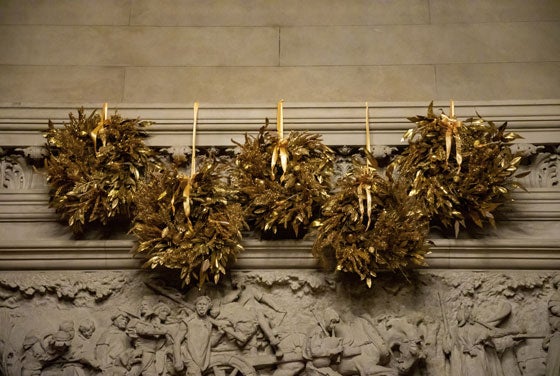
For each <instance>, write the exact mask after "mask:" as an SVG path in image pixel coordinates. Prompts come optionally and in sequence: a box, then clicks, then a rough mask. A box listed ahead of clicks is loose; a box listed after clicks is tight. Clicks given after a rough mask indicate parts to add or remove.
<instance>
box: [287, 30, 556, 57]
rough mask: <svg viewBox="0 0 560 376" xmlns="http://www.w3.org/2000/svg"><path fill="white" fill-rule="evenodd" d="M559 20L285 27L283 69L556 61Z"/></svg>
mask: <svg viewBox="0 0 560 376" xmlns="http://www.w3.org/2000/svg"><path fill="white" fill-rule="evenodd" d="M558 35H560V23H559V22H542V23H540V22H522V23H497V24H457V25H453V26H450V25H406V26H402V25H396V26H395V25H393V26H376V27H373V26H356V27H342V26H341V27H283V28H282V29H281V31H280V44H281V51H280V62H281V65H285V66H293V65H393V64H437V63H484V62H525V61H551V60H558V59H560V47H559V45H558Z"/></svg>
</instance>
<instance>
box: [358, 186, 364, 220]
mask: <svg viewBox="0 0 560 376" xmlns="http://www.w3.org/2000/svg"><path fill="white" fill-rule="evenodd" d="M363 188H364V187H363V185H362V184H360V185H358V189H357V191H358V210H359V212H360V221H363V220H364V203H363V202H362V198H363V194H362V189H363Z"/></svg>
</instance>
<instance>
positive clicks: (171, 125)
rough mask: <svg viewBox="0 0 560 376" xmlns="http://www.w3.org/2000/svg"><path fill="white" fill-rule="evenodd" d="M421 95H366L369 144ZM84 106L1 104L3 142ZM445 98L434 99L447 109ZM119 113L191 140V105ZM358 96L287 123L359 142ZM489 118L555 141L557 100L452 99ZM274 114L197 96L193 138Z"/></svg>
mask: <svg viewBox="0 0 560 376" xmlns="http://www.w3.org/2000/svg"><path fill="white" fill-rule="evenodd" d="M427 105H428V102H426V103H418V102H402V103H400V102H397V103H394V102H391V103H384V102H379V103H370V119H371V124H372V138H373V144H380V145H400V144H401V138H402V135H403V133H404V132H405V131H406V130H407V129H408V128H410V127H411V123H410V122H409V121H408V120H407V119H406V118H407V117H410V116H415V115H422V114H425V113H426V107H427ZM82 106H83V107H84V108H85V109H86V110H87V111H88V112H89V111H91V110H93V109H95V108H100V107H101V104H87V105H83V104H75V105H72V104H64V105H57V104H53V105H46V104H0V139H2V146H37V145H43V144H44V139H43V137H42V134H41V133H42V131H44V130H45V129H46V127H47V120H48V119H51V120H52V121H53V122H54V123H55V124H56V125H60V124H62V123H63V122H65V121H67V118H68V113H70V112H73V113H76V109H77V108H79V107H82ZM448 106H449V103H448V102H443V101H439V102H435V103H434V107H435V108H436V109H437V108H444V109H446V108H447V107H448ZM110 108H111V111H114V109H118V111H119V113H120V114H121V115H122V116H124V117H140V118H141V119H143V120H151V121H154V122H155V123H156V124H155V125H154V126H153V127H151V129H150V133H151V135H152V137H151V138H150V140H149V141H148V142H149V143H150V144H151V145H154V146H170V145H177V143H178V142H180V144H183V145H190V143H191V139H190V134H191V130H192V115H193V111H192V108H191V107H190V106H187V105H169V104H162V105H157V104H138V105H135V104H124V103H123V104H118V103H115V104H110ZM364 112H365V111H364V104H363V103H290V102H287V103H285V104H284V122H285V128H286V130H309V131H312V132H318V133H321V134H322V135H323V138H324V141H325V143H327V144H330V145H363V144H364V141H363V138H364V136H363V135H364ZM476 112H478V113H479V114H480V115H481V116H483V117H484V118H485V119H487V120H492V121H495V122H503V121H507V122H508V124H509V128H510V129H511V130H512V131H515V132H518V133H520V134H521V135H522V136H523V137H524V140H523V142H527V143H559V142H560V127H558V124H559V123H560V100H539V101H531V102H527V101H484V102H472V101H469V102H455V113H456V115H457V116H458V117H459V118H467V117H471V116H476ZM265 118H269V119H270V121H271V123H274V121H275V119H276V104H272V103H271V104H270V105H262V104H259V105H217V104H204V103H202V104H201V107H200V112H199V120H198V125H199V127H198V130H197V143H198V145H200V146H230V145H232V143H231V139H235V140H238V141H241V140H243V135H244V134H245V133H247V132H249V133H254V132H256V131H258V129H259V128H260V127H261V126H262V125H264V119H265Z"/></svg>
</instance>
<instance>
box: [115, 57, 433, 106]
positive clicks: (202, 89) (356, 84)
mask: <svg viewBox="0 0 560 376" xmlns="http://www.w3.org/2000/svg"><path fill="white" fill-rule="evenodd" d="M434 95H435V81H434V69H433V67H432V66H422V65H414V66H400V67H396V66H393V67H391V66H380V67H253V68H250V67H246V68H245V67H219V68H207V67H192V68H127V73H126V84H125V98H124V101H125V102H134V103H135V102H143V103H146V102H154V103H159V102H162V103H165V102H167V103H192V102H193V101H194V100H199V101H201V102H209V103H231V104H239V103H276V101H277V100H278V99H280V98H283V99H285V100H286V101H293V102H347V101H350V102H352V101H354V102H355V101H365V100H369V101H418V100H421V101H428V100H430V99H432V98H433V97H434Z"/></svg>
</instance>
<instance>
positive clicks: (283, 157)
mask: <svg viewBox="0 0 560 376" xmlns="http://www.w3.org/2000/svg"><path fill="white" fill-rule="evenodd" d="M280 164H281V165H282V171H284V172H283V174H285V173H286V172H288V149H287V148H286V146H280Z"/></svg>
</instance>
